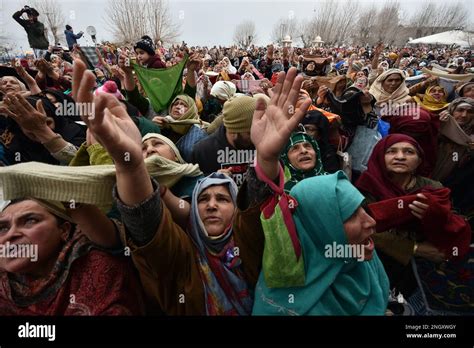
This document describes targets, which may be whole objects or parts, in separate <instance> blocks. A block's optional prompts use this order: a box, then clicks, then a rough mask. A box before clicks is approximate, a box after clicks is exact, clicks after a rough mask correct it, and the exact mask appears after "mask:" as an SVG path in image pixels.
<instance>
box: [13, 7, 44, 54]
mask: <svg viewBox="0 0 474 348" xmlns="http://www.w3.org/2000/svg"><path fill="white" fill-rule="evenodd" d="M24 13H26V14H27V15H28V19H24V18H22V17H21V16H22V15H23V14H24ZM38 16H39V12H38V11H36V10H35V9H34V8H31V7H28V6H25V7H23V8H22V9H21V10H20V11H17V12H15V13H14V14H13V19H14V20H16V21H17V22H18V23H19V24H20V25H21V26H22V27H23V28H25V31H26V34H27V35H28V42H29V43H30V47H31V48H32V49H33V51H34V53H35V57H36V59H39V58H42V57H43V56H44V55H45V54H46V51H47V50H48V46H49V42H48V39H47V35H46V32H45V30H46V29H45V27H44V24H43V23H41V22H40V21H38Z"/></svg>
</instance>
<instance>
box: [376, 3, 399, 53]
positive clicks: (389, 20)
mask: <svg viewBox="0 0 474 348" xmlns="http://www.w3.org/2000/svg"><path fill="white" fill-rule="evenodd" d="M399 31H400V3H399V2H398V1H390V2H387V3H385V4H384V6H383V7H382V8H381V9H380V10H379V11H378V14H377V20H376V22H375V25H374V29H373V32H374V35H375V39H376V41H381V42H384V43H387V44H389V45H392V44H394V43H395V41H396V40H397V39H398V37H397V35H398V33H399Z"/></svg>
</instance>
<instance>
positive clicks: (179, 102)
mask: <svg viewBox="0 0 474 348" xmlns="http://www.w3.org/2000/svg"><path fill="white" fill-rule="evenodd" d="M177 104H182V105H186V106H188V104H187V103H186V102H185V101H184V100H182V99H176V100H175V101H174V103H173V105H177Z"/></svg>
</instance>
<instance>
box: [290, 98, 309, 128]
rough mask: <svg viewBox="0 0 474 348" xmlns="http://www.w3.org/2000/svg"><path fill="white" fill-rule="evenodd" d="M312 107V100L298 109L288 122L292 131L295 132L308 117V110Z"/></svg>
mask: <svg viewBox="0 0 474 348" xmlns="http://www.w3.org/2000/svg"><path fill="white" fill-rule="evenodd" d="M310 105H311V99H306V100H305V101H304V102H303V103H302V104H301V106H300V107H299V108H298V109H296V113H295V114H294V115H293V116H292V117H291V118H290V119H289V120H288V126H289V127H290V128H291V130H294V129H295V128H296V127H297V126H298V124H299V123H300V122H301V120H302V119H303V117H304V115H306V110H308V108H309V106H310Z"/></svg>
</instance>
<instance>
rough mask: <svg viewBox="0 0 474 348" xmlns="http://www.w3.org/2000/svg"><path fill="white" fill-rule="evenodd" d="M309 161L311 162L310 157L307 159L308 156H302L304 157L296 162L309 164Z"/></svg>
mask: <svg viewBox="0 0 474 348" xmlns="http://www.w3.org/2000/svg"><path fill="white" fill-rule="evenodd" d="M311 160H312V158H311V157H309V156H304V157H301V158H300V159H299V161H298V162H300V163H305V162H311Z"/></svg>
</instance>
